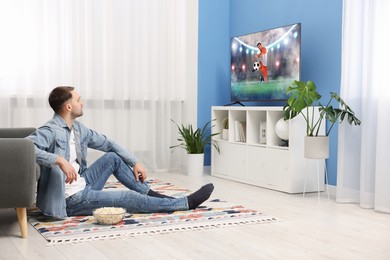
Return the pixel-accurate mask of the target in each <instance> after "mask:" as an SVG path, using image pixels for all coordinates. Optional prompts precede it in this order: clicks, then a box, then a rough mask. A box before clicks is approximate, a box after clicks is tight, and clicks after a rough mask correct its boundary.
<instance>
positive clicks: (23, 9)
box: [0, 0, 198, 170]
mask: <svg viewBox="0 0 390 260" xmlns="http://www.w3.org/2000/svg"><path fill="white" fill-rule="evenodd" d="M197 6H198V4H197V0H190V1H188V0H186V1H183V0H2V1H0V34H1V38H0V39H1V40H0V101H1V104H0V116H1V118H0V127H17V126H34V127H38V126H40V125H42V124H43V123H44V122H46V121H47V120H48V119H49V118H51V117H52V115H53V112H52V110H51V109H50V107H49V106H48V104H47V96H48V94H49V92H50V91H51V90H52V89H53V88H54V87H56V86H59V85H70V86H74V87H75V88H76V90H77V91H78V92H79V93H80V95H81V96H82V99H83V100H84V107H85V113H84V116H83V117H82V118H80V120H81V121H83V122H84V123H85V124H86V125H87V126H88V127H90V128H92V129H95V130H97V131H99V132H101V133H104V134H106V135H107V136H109V137H111V138H112V139H115V140H116V141H117V142H118V143H120V144H122V145H123V146H125V147H126V148H128V149H130V150H131V151H133V152H134V153H135V155H136V156H137V157H138V158H140V159H141V160H142V161H143V162H144V164H145V165H146V166H147V167H148V168H149V169H152V170H166V169H172V168H177V167H179V164H180V160H177V158H176V160H174V159H173V155H174V154H172V153H171V151H170V149H169V146H171V145H172V144H173V143H175V139H176V137H177V134H176V133H177V131H176V129H175V128H174V125H173V123H172V122H171V119H174V120H176V122H178V123H180V122H182V120H186V121H191V120H193V118H190V119H188V118H185V117H186V112H185V110H189V109H191V110H196V107H190V108H188V107H186V104H187V103H190V104H194V102H193V101H192V100H193V99H194V98H193V97H194V96H195V97H196V88H197V82H196V77H197V72H196V67H197V10H198V7H197ZM187 64H191V65H190V66H187ZM189 97H190V98H189ZM188 100H191V101H190V102H188ZM195 100H196V98H195ZM92 155H93V154H92ZM96 156H97V155H96Z"/></svg>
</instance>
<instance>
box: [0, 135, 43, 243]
mask: <svg viewBox="0 0 390 260" xmlns="http://www.w3.org/2000/svg"><path fill="white" fill-rule="evenodd" d="M34 131H35V128H0V208H16V213H17V216H18V222H19V227H20V232H21V234H22V237H23V238H27V208H28V207H31V206H32V205H33V204H34V202H35V193H36V184H37V180H38V178H39V166H38V164H36V162H35V152H34V144H33V142H32V141H31V140H27V139H24V137H26V136H28V135H30V134H31V133H33V132H34Z"/></svg>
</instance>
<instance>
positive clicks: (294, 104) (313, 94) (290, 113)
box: [283, 80, 361, 159]
mask: <svg viewBox="0 0 390 260" xmlns="http://www.w3.org/2000/svg"><path fill="white" fill-rule="evenodd" d="M286 93H287V95H290V96H289V98H288V100H287V104H286V105H285V106H284V108H283V112H284V115H283V117H284V119H285V120H289V119H292V118H294V117H296V116H297V115H299V114H301V115H302V116H303V117H304V119H305V121H306V135H307V136H306V137H305V157H306V158H312V159H325V158H328V156H329V137H328V136H329V133H330V132H331V130H332V129H333V126H334V125H335V124H336V123H337V122H339V123H341V122H343V121H344V119H347V122H348V123H349V124H351V125H352V124H353V125H360V123H361V121H360V120H359V119H358V118H357V117H356V116H355V113H354V112H353V111H352V109H351V108H350V107H349V106H348V105H347V104H346V103H345V102H344V100H343V99H342V98H341V97H340V96H339V95H337V94H336V93H334V92H330V97H329V99H328V101H327V103H326V104H325V105H323V104H321V102H320V99H321V95H320V94H319V93H318V92H317V90H316V85H315V84H314V82H313V81H310V80H309V81H307V82H303V81H294V82H293V83H292V84H291V85H290V86H289V87H288V88H287V90H286ZM333 103H336V104H338V106H333ZM315 109H318V111H319V116H318V117H315V116H314V112H315ZM325 120H327V121H329V122H330V123H331V125H330V127H329V129H328V130H327V131H326V132H325V136H319V130H320V128H321V127H324V125H323V124H322V123H323V122H324V121H325ZM310 142H315V143H318V142H320V143H323V144H324V146H325V147H324V148H325V150H323V151H320V150H317V148H314V147H315V144H312V143H310ZM311 152H315V153H316V154H312V153H311ZM317 152H318V153H317Z"/></svg>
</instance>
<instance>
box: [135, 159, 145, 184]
mask: <svg viewBox="0 0 390 260" xmlns="http://www.w3.org/2000/svg"><path fill="white" fill-rule="evenodd" d="M133 172H134V177H135V180H136V181H141V182H142V183H143V182H144V181H145V180H146V178H147V174H146V170H145V169H144V167H143V166H142V165H141V164H140V163H136V164H135V165H134V166H133Z"/></svg>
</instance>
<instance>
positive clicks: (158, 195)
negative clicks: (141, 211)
mask: <svg viewBox="0 0 390 260" xmlns="http://www.w3.org/2000/svg"><path fill="white" fill-rule="evenodd" d="M148 196H151V197H156V198H168V199H173V197H170V196H167V195H164V194H161V193H158V192H155V191H154V190H152V189H150V190H149V192H148Z"/></svg>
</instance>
